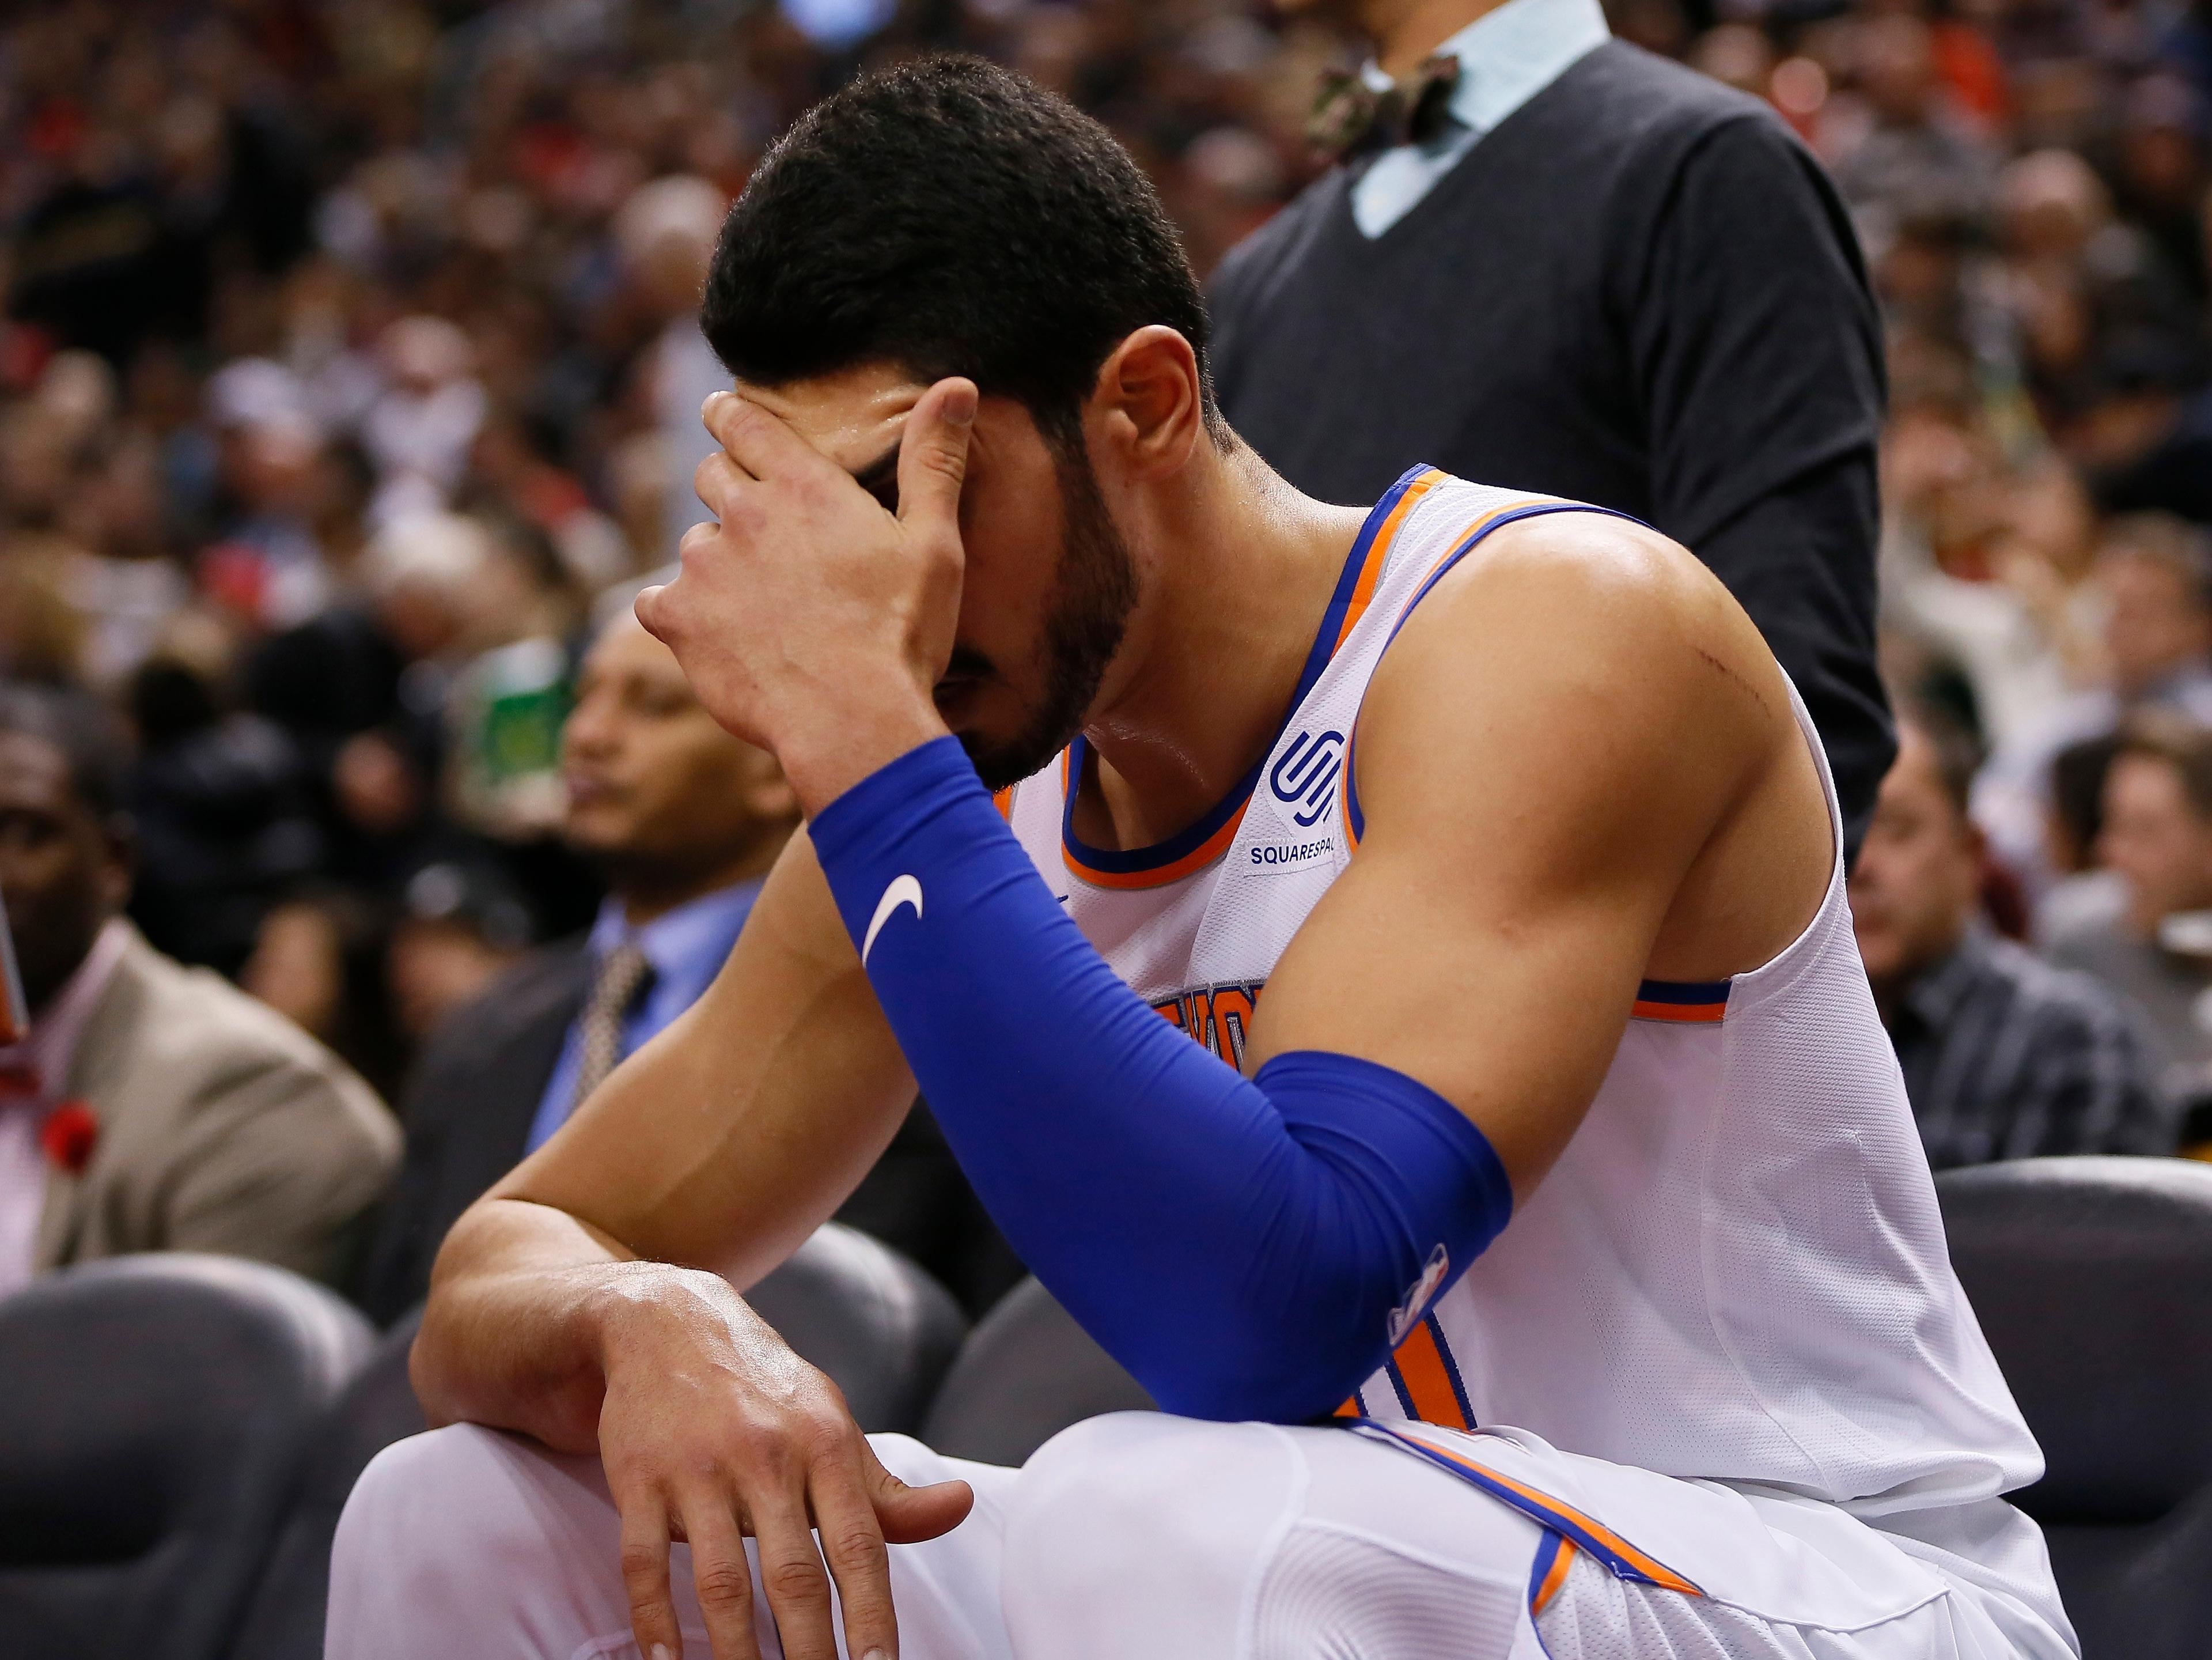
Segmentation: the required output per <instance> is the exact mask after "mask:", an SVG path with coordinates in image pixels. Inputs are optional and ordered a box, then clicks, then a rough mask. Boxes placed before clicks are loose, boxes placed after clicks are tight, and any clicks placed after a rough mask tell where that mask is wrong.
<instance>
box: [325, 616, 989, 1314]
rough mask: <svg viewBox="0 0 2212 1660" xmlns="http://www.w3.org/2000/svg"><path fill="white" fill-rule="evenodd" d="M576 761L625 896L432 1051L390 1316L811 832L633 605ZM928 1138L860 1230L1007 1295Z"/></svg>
mask: <svg viewBox="0 0 2212 1660" xmlns="http://www.w3.org/2000/svg"><path fill="white" fill-rule="evenodd" d="M622 597H623V599H627V598H628V597H629V593H628V592H627V591H625V592H624V593H623V596H622ZM562 772H563V775H564V776H565V777H566V779H567V781H568V818H567V822H566V835H567V838H568V843H569V845H570V846H571V847H572V848H574V849H575V850H576V851H577V852H579V853H581V854H585V855H586V856H587V857H588V858H590V859H592V860H594V861H595V862H596V863H598V864H599V866H600V867H601V868H602V869H603V870H604V871H605V873H606V875H607V878H608V880H609V883H610V886H611V893H610V895H609V897H608V899H607V901H606V903H605V906H604V908H603V909H601V911H600V913H599V921H598V922H597V924H596V925H595V926H594V927H592V931H591V933H590V935H589V937H588V938H586V939H581V940H574V941H570V942H568V943H565V944H562V945H558V946H551V947H549V948H547V949H545V950H544V951H541V952H538V953H536V954H535V955H534V956H532V957H531V958H528V959H526V961H525V962H524V963H523V964H520V966H519V967H517V968H516V969H515V970H513V971H512V972H511V973H509V974H508V975H507V976H506V977H505V978H503V979H502V980H501V981H500V982H498V983H497V984H496V985H495V986H494V987H493V988H492V989H491V990H490V991H489V993H487V994H486V995H485V996H484V997H483V999H481V1000H479V1001H477V1003H476V1004H474V1005H473V1006H471V1007H469V1008H468V1009H466V1010H465V1011H463V1012H461V1013H460V1014H459V1016H458V1017H456V1018H454V1019H453V1020H452V1021H451V1022H449V1023H448V1024H447V1026H446V1027H445V1028H444V1029H443V1030H442V1031H441V1032H440V1033H439V1034H438V1036H437V1037H436V1038H435V1040H434V1041H433V1042H432V1043H431V1045H430V1047H429V1049H428V1054H427V1055H426V1057H425V1059H424V1061H423V1063H422V1070H421V1073H420V1075H419V1076H418V1077H417V1078H416V1082H415V1085H414V1087H413V1089H412V1090H411V1091H410V1092H409V1095H408V1098H407V1101H406V1105H405V1110H404V1116H405V1120H406V1123H407V1154H406V1161H405V1165H404V1170H403V1171H402V1173H401V1176H400V1178H399V1181H398V1185H397V1187H396V1188H395V1189H394V1192H393V1195H392V1201H391V1203H390V1204H389V1205H388V1206H387V1207H386V1211H385V1214H384V1216H383V1218H382V1219H381V1222H380V1225H379V1228H378V1231H377V1234H376V1237H375V1241H374V1246H373V1248H372V1250H371V1253H370V1256H369V1258H368V1262H367V1265H366V1272H365V1274H364V1277H363V1280H362V1285H361V1300H362V1305H363V1306H364V1307H366V1308H367V1309H368V1310H369V1311H370V1312H371V1313H372V1314H373V1315H374V1316H376V1317H377V1318H379V1319H380V1320H386V1321H389V1320H392V1319H396V1318H397V1317H398V1316H399V1315H401V1314H403V1313H404V1312H405V1311H406V1310H408V1309H409V1308H410V1307H412V1306H413V1305H414V1304H416V1303H417V1302H419V1301H420V1300H421V1299H422V1297H423V1296H424V1295H425V1293H426V1292H428V1288H429V1275H430V1266H431V1263H432V1262H433V1260H434V1259H435V1256H436V1255H437V1250H438V1246H439V1244H440V1243H441V1242H442V1241H443V1239H444V1238H445V1236H446V1231H447V1229H448V1228H450V1227H451V1226H452V1225H453V1222H454V1220H455V1219H457V1218H458V1217H459V1215H460V1213H461V1212H462V1211H464V1210H465V1209H466V1208H467V1207H468V1206H469V1205H470V1204H471V1202H472V1201H474V1200H475V1199H476V1198H477V1196H478V1195H481V1194H482V1193H483V1190H484V1189H486V1188H488V1187H489V1186H490V1185H491V1184H492V1183H494V1182H495V1181H497V1180H498V1179H499V1178H500V1177H502V1176H504V1175H506V1174H507V1171H509V1170H511V1169H512V1168H513V1166H514V1165H515V1164H517V1163H518V1162H519V1161H520V1159H521V1158H522V1157H523V1156H524V1155H525V1154H526V1153H527V1152H529V1151H530V1150H531V1149H532V1148H534V1147H536V1146H538V1144H539V1143H541V1142H543V1141H544V1140H545V1139H546V1138H547V1137H549V1136H550V1135H551V1134H553V1133H554V1132H555V1131H556V1130H557V1129H558V1128H560V1127H561V1125H562V1123H563V1122H566V1120H567V1119H568V1115H569V1114H570V1113H571V1112H573V1111H574V1110H575V1109H576V1107H577V1106H578V1104H580V1102H582V1100H583V1099H584V1098H585V1097H586V1096H587V1095H589V1094H590V1093H591V1091H592V1089H593V1088H595V1087H596V1086H597V1085H598V1084H599V1081H600V1080H601V1079H604V1078H605V1076H606V1075H607V1073H609V1072H611V1071H612V1070H613V1068H614V1067H615V1066H616V1064H617V1062H619V1061H621V1060H622V1058H623V1056H625V1055H629V1054H630V1053H631V1052H632V1051H633V1050H635V1049H637V1048H638V1046H639V1045H641V1043H644V1042H645V1041H646V1040H647V1038H649V1037H652V1036H653V1033H655V1032H657V1031H659V1030H660V1029H661V1028H662V1027H664V1026H665V1025H667V1024H668V1023H669V1022H670V1021H671V1020H673V1019H674V1018H676V1017H677V1016H678V1014H680V1013H682V1012H684V1010H685V1009H687V1008H689V1007H690V1006H691V1004H692V1003H693V1002H694V1001H696V1000H697V998H698V997H699V995H700V994H701V993H702V992H703V991H705V990H706V988H707V986H708V982H710V981H712V980H713V978H714V975H715V974H716V972H717V971H719V970H720V968H721V965H722V961H723V959H724V958H726V957H727V956H728V955H729V953H730V949H731V946H732V944H733V943H734V942H735V941H736V939H737V937H738V931H739V929H740V928H742V927H744V920H745V917H746V915H747V914H748V913H749V912H750V910H751V909H752V903H753V897H754V896H755V895H756V894H757V893H758V892H759V891H760V887H761V882H762V879H763V877H764V876H765V875H766V873H767V872H768V869H769V866H770V865H772V864H773V863H774V862H775V856H776V854H778V853H779V852H780V851H781V848H782V847H783V843H784V841H785V839H786V838H787V836H789V834H790V832H791V830H792V829H793V826H794V825H796V824H797V823H798V821H799V810H798V805H797V803H796V801H795V800H793V796H792V794H791V791H790V789H789V787H787V785H786V784H785V783H784V781H783V778H782V775H781V773H780V772H778V771H777V769H776V766H775V761H774V760H773V759H772V758H770V757H769V756H767V755H765V754H763V752H761V751H758V750H756V749H754V748H753V747H751V746H750V745H747V744H744V743H741V742H740V741H738V739H735V738H732V736H730V734H729V733H726V732H724V731H723V730H722V728H721V727H719V726H717V725H716V724H715V723H714V717H713V716H711V715H709V714H708V713H707V712H706V710H705V709H704V708H702V706H701V705H700V703H699V702H698V700H697V699H696V698H695V697H693V696H692V695H691V689H690V685H689V684H687V683H686V682H685V680H684V672H683V671H682V670H681V669H680V668H679V667H678V666H677V662H676V658H675V656H674V654H672V653H671V652H670V651H669V649H668V648H666V647H665V646H664V645H662V644H661V643H660V642H659V641H658V640H655V639H654V638H653V636H652V635H649V634H647V632H646V631H645V630H644V629H643V628H641V626H639V624H638V622H637V619H636V617H635V616H634V615H633V614H632V613H631V612H630V611H629V608H628V606H627V605H621V606H620V608H619V609H618V610H617V612H616V614H615V615H614V617H612V618H611V620H610V621H608V622H607V623H605V625H604V627H603V629H602V630H601V632H600V634H599V638H598V640H597V641H596V642H595V643H594V644H593V646H592V650H591V653H590V654H589V655H588V656H587V657H586V659H585V662H584V669H583V672H582V675H581V677H580V679H579V682H578V684H577V698H576V706H575V709H574V713H573V714H571V715H570V716H569V718H568V726H567V728H566V730H565V733H564V734H563V743H562ZM848 1218H849V1219H852V1220H854V1221H855V1222H856V1223H859V1224H860V1225H871V1226H872V1227H873V1228H875V1229H876V1230H878V1231H882V1232H883V1233H884V1234H885V1235H886V1236H887V1237H889V1238H890V1243H894V1244H897V1245H900V1246H901V1247H902V1248H904V1249H907V1250H909V1251H911V1252H912V1253H913V1254H915V1255H916V1256H917V1257H918V1258H919V1259H920V1260H921V1261H922V1262H924V1265H925V1266H927V1267H929V1268H933V1270H934V1271H936V1272H938V1273H939V1274H940V1275H942V1276H943V1277H945V1279H946V1280H947V1281H948V1283H950V1284H951V1285H953V1286H954V1287H955V1288H956V1290H963V1291H964V1290H968V1289H969V1288H970V1287H972V1286H975V1285H976V1284H978V1283H981V1284H983V1285H984V1286H986V1287H987V1292H986V1293H985V1294H986V1295H987V1294H994V1293H995V1292H999V1291H1003V1290H1004V1289H1005V1288H1006V1286H1007V1285H1008V1284H1009V1283H1011V1281H1012V1279H1013V1278H1014V1277H1015V1276H1016V1275H1018V1273H1019V1269H1018V1268H1013V1267H1011V1266H1010V1264H1011V1258H1008V1257H1005V1256H1002V1255H1001V1256H996V1257H994V1256H993V1252H992V1247H993V1246H994V1244H995V1240H996V1236H995V1234H993V1233H991V1232H990V1231H989V1227H988V1224H987V1222H986V1221H984V1220H983V1218H982V1214H981V1210H980V1208H979V1207H977V1205H976V1203H975V1200H974V1198H973V1196H972V1195H969V1192H968V1189H967V1187H966V1184H965V1183H964V1182H963V1181H962V1180H961V1178H960V1177H959V1175H958V1172H957V1168H956V1167H955V1166H954V1165H953V1164H952V1163H951V1155H950V1153H949V1152H946V1151H945V1147H944V1145H943V1142H942V1140H941V1139H939V1138H937V1137H935V1136H934V1135H933V1126H931V1125H929V1124H928V1122H927V1118H926V1116H921V1115H918V1116H917V1122H916V1123H915V1125H914V1126H913V1127H912V1128H910V1129H909V1130H908V1132H906V1133H905V1134H903V1135H902V1140H901V1142H900V1143H898V1144H895V1146H894V1149H893V1153H892V1155H891V1156H890V1158H888V1159H887V1160H886V1162H885V1164H884V1165H881V1166H879V1167H878V1175H877V1176H876V1177H872V1178H871V1179H870V1182H869V1183H866V1184H864V1186H863V1188H862V1189H861V1191H860V1193H858V1194H856V1195H854V1199H853V1201H851V1203H850V1204H848ZM1003 1249H1004V1248H1003V1247H997V1250H998V1251H999V1252H1000V1253H1002V1252H1003ZM979 1274H981V1275H982V1276H983V1278H982V1280H981V1281H980V1282H979V1280H978V1279H977V1276H978V1275H979ZM978 1300H981V1299H980V1298H978Z"/></svg>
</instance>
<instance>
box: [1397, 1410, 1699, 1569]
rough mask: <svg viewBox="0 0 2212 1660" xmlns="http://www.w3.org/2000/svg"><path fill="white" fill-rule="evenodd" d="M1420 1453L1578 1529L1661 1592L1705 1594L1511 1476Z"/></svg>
mask: <svg viewBox="0 0 2212 1660" xmlns="http://www.w3.org/2000/svg"><path fill="white" fill-rule="evenodd" d="M1421 1448H1422V1450H1423V1451H1425V1452H1429V1453H1432V1454H1434V1455H1435V1456H1437V1457H1438V1458H1441V1459H1443V1461H1444V1462H1446V1463H1448V1464H1456V1465H1457V1466H1459V1468H1462V1469H1463V1470H1465V1471H1467V1472H1468V1474H1469V1475H1475V1476H1479V1477H1480V1478H1481V1479H1482V1481H1485V1482H1486V1483H1491V1484H1494V1485H1495V1486H1498V1487H1505V1488H1509V1489H1510V1490H1511V1491H1512V1492H1513V1493H1517V1494H1518V1495H1520V1497H1522V1499H1526V1500H1528V1503H1529V1504H1530V1505H1533V1506H1534V1507H1535V1510H1536V1511H1540V1512H1542V1513H1545V1514H1548V1515H1550V1516H1553V1517H1557V1518H1558V1519H1559V1520H1560V1521H1561V1522H1564V1523H1568V1524H1569V1525H1571V1526H1572V1527H1575V1528H1577V1529H1580V1530H1581V1531H1582V1532H1583V1533H1584V1534H1587V1535H1589V1537H1590V1538H1591V1539H1593V1540H1595V1541H1596V1542H1597V1543H1598V1544H1600V1545H1602V1546H1603V1547H1604V1548H1606V1549H1607V1550H1608V1551H1611V1552H1612V1553H1613V1554H1614V1555H1616V1556H1618V1557H1619V1558H1620V1560H1622V1561H1624V1562H1626V1563H1627V1564H1628V1566H1631V1567H1632V1568H1634V1569H1635V1570H1636V1571H1637V1572H1638V1573H1640V1574H1642V1575H1643V1576H1644V1578H1646V1579H1648V1580H1650V1582H1651V1583H1652V1584H1655V1585H1656V1586H1658V1587H1659V1588H1660V1589H1661V1590H1673V1591H1680V1592H1681V1593H1682V1595H1684V1596H1704V1595H1705V1592H1704V1591H1703V1590H1699V1588H1698V1586H1697V1585H1696V1584H1694V1583H1693V1582H1692V1581H1691V1580H1688V1579H1685V1578H1683V1577H1682V1576H1681V1575H1680V1574H1679V1573H1677V1572H1674V1569H1672V1568H1670V1567H1668V1566H1667V1565H1666V1564H1665V1563H1664V1562H1662V1561H1661V1560H1659V1559H1658V1558H1657V1557H1656V1556H1651V1555H1649V1554H1646V1553H1644V1552H1643V1551H1640V1550H1638V1549H1637V1548H1636V1547H1635V1546H1633V1545H1632V1544H1630V1543H1629V1542H1628V1541H1626V1539H1623V1538H1622V1537H1621V1536H1620V1535H1619V1534H1617V1533H1615V1532H1614V1531H1613V1529H1611V1528H1608V1527H1607V1526H1606V1525H1605V1523H1602V1522H1598V1521H1594V1520H1592V1519H1591V1518H1590V1517H1587V1516H1585V1515H1583V1512H1582V1511H1578V1510H1577V1509H1576V1508H1575V1507H1574V1506H1573V1505H1563V1504H1561V1503H1560V1502H1559V1500H1558V1499H1554V1498H1553V1497H1552V1496H1551V1494H1549V1493H1540V1492H1538V1491H1537V1490H1536V1489H1535V1488H1534V1487H1530V1486H1529V1485H1528V1483H1527V1482H1525V1481H1515V1480H1514V1479H1513V1478H1512V1477H1511V1476H1510V1475H1499V1474H1498V1472H1497V1471H1496V1470H1494V1469H1492V1468H1490V1466H1489V1465H1487V1464H1483V1463H1478V1462H1476V1461H1475V1460H1474V1459H1472V1458H1469V1457H1468V1456H1465V1455H1464V1454H1462V1453H1456V1452H1454V1451H1452V1450H1450V1449H1449V1448H1448V1447H1440V1446H1438V1445H1437V1444H1436V1443H1435V1442H1433V1441H1423V1442H1422V1443H1421Z"/></svg>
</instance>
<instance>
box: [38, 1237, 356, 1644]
mask: <svg viewBox="0 0 2212 1660" xmlns="http://www.w3.org/2000/svg"><path fill="white" fill-rule="evenodd" d="M371 1341H373V1333H372V1332H371V1330H370V1329H369V1326H368V1322H366V1321H365V1320H363V1319H362V1317H361V1316H359V1315H358V1314H356V1313H355V1312H354V1311H353V1310H351V1309H349V1308H348V1307H347V1306H346V1305H345V1304H343V1303H341V1302H340V1301H339V1300H338V1299H337V1298H336V1297H334V1296H333V1295H331V1293H330V1292H327V1291H325V1290H324V1289H323V1288H322V1287H321V1286H315V1285H312V1284H310V1283H309V1282H308V1281H307V1280H303V1279H301V1278H300V1277H299V1276H298V1275H296V1274H287V1273H285V1272H284V1271H283V1270H282V1269H279V1268H269V1267H265V1266H264V1265H262V1264H259V1263H255V1262H239V1261H235V1260H233V1259H229V1258H226V1257H217V1256H188V1255H182V1254H179V1255H167V1256H129V1257H118V1258H114V1259H112V1260H110V1261H106V1262H94V1263H88V1264H87V1265H85V1266H83V1267H82V1268H69V1269H65V1270H64V1271H62V1272H60V1273H58V1274H50V1275H48V1276H46V1278H44V1279H42V1280H37V1281H35V1282H33V1284H32V1285H31V1286H29V1287H28V1288H27V1289H26V1290H24V1291H21V1292H17V1293H16V1294H15V1296H13V1297H10V1298H8V1299H7V1300H6V1301H5V1302H0V1377H5V1378H6V1379H7V1385H6V1401H7V1406H6V1409H5V1410H4V1411H0V1633H6V1637H5V1640H4V1645H0V1646H4V1648H5V1651H6V1653H7V1654H8V1656H9V1660H64V1657H66V1660H107V1657H113V1660H217V1657H219V1656H222V1655H225V1654H226V1653H227V1652H228V1643H229V1640H230V1638H231V1634H232V1633H233V1631H234V1629H235V1627H236V1626H237V1624H238V1621H239V1619H240V1614H241V1611H242V1609H243V1608H244V1607H245V1604H246V1598H247V1596H248V1595H249V1594H250V1593H251V1592H252V1588H253V1584H254V1582H255V1579H256V1577H257V1576H258V1572H259V1571H260V1568H261V1565H262V1561H263V1559H264V1556H265V1555H266V1554H267V1552H268V1549H269V1547H270V1541H271V1540H272V1538H273V1537H274V1536H275V1535H276V1530H277V1527H278V1523H279V1522H280V1519H281V1518H282V1517H283V1514H284V1511H285V1507H286V1505H287V1504H288V1503H289V1501H290V1499H291V1498H292V1496H293V1492H294V1488H295V1483H296V1479H297V1476H298V1473H299V1469H300V1466H301V1458H302V1455H303V1453H304V1451H305V1449H306V1446H307V1438H308V1436H309V1435H310V1434H311V1433H312V1432H313V1430H314V1428H315V1426H317V1425H318V1423H319V1421H320V1420H321V1418H322V1415H323V1414H324V1413H325V1410H326V1409H327V1408H328V1407H329V1406H330V1403H331V1401H332V1400H333V1399H334V1398H335V1397H336V1396H337V1393H338V1390H339V1389H340V1387H341V1386H342V1384H343V1382H344V1380H345V1378H346V1377H347V1376H348V1375H349V1373H351V1372H352V1371H353V1370H354V1369H355V1367H356V1365H358V1364H359V1363H360V1360H361V1359H362V1356H363V1355H364V1354H365V1353H367V1352H368V1347H369V1346H370V1343H371Z"/></svg>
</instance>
